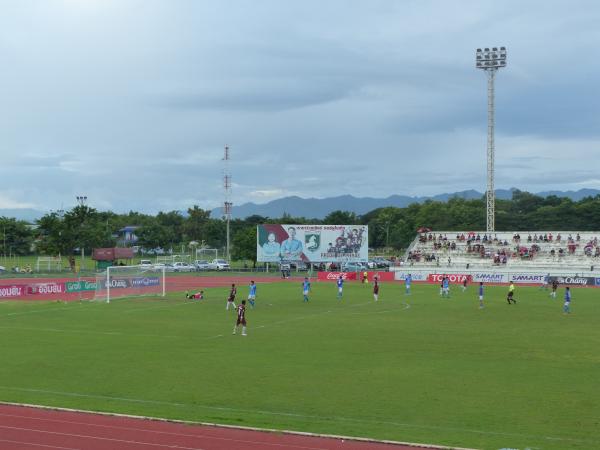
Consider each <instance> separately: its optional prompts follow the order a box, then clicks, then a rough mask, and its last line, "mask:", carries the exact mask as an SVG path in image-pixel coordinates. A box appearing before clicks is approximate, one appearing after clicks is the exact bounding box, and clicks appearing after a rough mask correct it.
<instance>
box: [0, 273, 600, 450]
mask: <svg viewBox="0 0 600 450" xmlns="http://www.w3.org/2000/svg"><path fill="white" fill-rule="evenodd" d="M506 290H507V289H506V288H505V287H488V288H487V289H486V307H485V308H484V309H483V310H480V309H479V308H478V299H477V295H476V286H470V287H469V288H468V290H467V292H465V293H463V292H462V290H461V288H459V287H457V286H453V287H452V298H451V299H448V300H447V299H442V298H440V296H439V293H438V288H437V286H426V285H414V286H413V293H412V295H411V296H405V295H404V286H402V285H399V284H384V285H382V288H381V292H380V301H379V302H377V303H375V302H373V297H372V292H371V287H368V288H367V287H364V286H361V285H359V284H356V283H354V284H353V283H347V284H346V286H345V289H344V297H343V300H342V301H338V300H336V288H335V285H334V284H333V283H318V282H314V283H313V292H312V294H311V298H310V302H309V303H303V302H302V292H301V287H300V282H282V283H274V284H266V283H260V282H259V283H258V298H257V307H256V309H254V310H250V309H249V310H248V313H247V319H248V336H247V337H242V336H240V335H239V334H238V335H236V336H233V335H232V329H233V325H234V321H235V313H234V312H232V311H225V298H226V295H227V289H226V288H213V289H206V290H205V292H206V294H207V299H206V300H205V301H201V302H192V301H185V300H184V296H183V293H174V294H170V295H168V297H167V298H166V299H156V298H134V299H122V300H117V301H114V302H112V303H111V304H105V303H95V302H87V303H86V302H84V303H79V302H73V303H57V302H42V303H40V302H30V303H17V302H5V303H0V339H1V342H2V345H1V347H0V360H1V361H2V363H1V364H2V369H1V370H0V399H1V400H3V401H11V402H23V403H33V404H42V405H52V406H61V407H72V408H81V409H86V410H98V411H112V412H120V413H129V414H139V415H148V416H156V417H167V418H173V419H185V420H193V421H206V422H216V423H227V424H235V425H244V426H256V427H266V428H277V429H291V430H300V431H311V432H320V433H331V434H342V435H355V436H366V437H374V438H380V439H394V440H401V441H412V442H423V443H433V444H440V445H456V446H463V447H473V448H485V449H499V448H518V449H525V448H530V449H593V448H600V434H599V433H598V431H599V430H600V388H599V383H600V350H599V349H600V326H599V324H600V299H599V298H598V297H599V293H600V291H597V290H593V289H583V288H580V289H577V288H575V289H573V302H572V304H573V306H572V310H573V312H572V314H571V315H568V316H566V315H563V314H562V295H563V292H564V290H563V289H560V290H559V298H558V299H556V300H553V299H550V298H549V297H548V292H546V291H543V290H540V289H538V288H524V287H517V289H516V294H515V298H516V299H517V301H518V303H517V304H516V305H510V306H509V305H507V304H506V301H505V299H504V298H505V292H506ZM246 295H247V288H246V287H244V286H241V287H240V289H239V295H238V301H239V300H241V299H242V298H245V296H246ZM407 304H409V305H410V307H407Z"/></svg>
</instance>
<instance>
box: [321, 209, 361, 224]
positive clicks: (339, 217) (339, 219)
mask: <svg viewBox="0 0 600 450" xmlns="http://www.w3.org/2000/svg"><path fill="white" fill-rule="evenodd" d="M323 223H324V224H327V225H354V224H356V223H358V219H357V217H356V214H355V213H353V212H350V211H341V210H337V211H333V212H330V213H329V214H327V216H325V218H324V219H323Z"/></svg>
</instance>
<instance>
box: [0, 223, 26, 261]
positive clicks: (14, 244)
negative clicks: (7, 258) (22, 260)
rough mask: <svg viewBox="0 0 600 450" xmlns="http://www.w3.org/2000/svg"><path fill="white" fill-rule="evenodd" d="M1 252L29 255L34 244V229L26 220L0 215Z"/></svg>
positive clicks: (4, 253)
mask: <svg viewBox="0 0 600 450" xmlns="http://www.w3.org/2000/svg"><path fill="white" fill-rule="evenodd" d="M0 233H2V234H1V235H0V239H1V240H0V253H1V254H2V255H28V254H29V253H31V250H32V246H33V236H34V234H33V231H32V229H31V226H30V225H29V224H28V223H27V222H25V221H24V220H17V219H14V218H8V217H0Z"/></svg>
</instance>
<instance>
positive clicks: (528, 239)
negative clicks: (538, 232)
mask: <svg viewBox="0 0 600 450" xmlns="http://www.w3.org/2000/svg"><path fill="white" fill-rule="evenodd" d="M531 241H532V239H531V234H530V235H529V236H527V242H531Z"/></svg>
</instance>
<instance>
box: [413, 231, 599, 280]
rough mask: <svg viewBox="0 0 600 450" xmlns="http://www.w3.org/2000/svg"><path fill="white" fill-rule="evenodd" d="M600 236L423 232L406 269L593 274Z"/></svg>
mask: <svg viewBox="0 0 600 450" xmlns="http://www.w3.org/2000/svg"><path fill="white" fill-rule="evenodd" d="M598 236H600V232H589V231H588V232H577V231H556V232H551V231H514V232H512V231H505V232H497V233H486V232H476V231H475V232H474V231H468V232H456V231H452V232H451V231H437V232H433V231H431V232H425V233H419V234H418V235H417V236H416V238H415V239H414V240H413V242H412V243H411V244H410V246H409V247H408V249H407V251H406V253H405V255H404V259H403V266H414V267H415V269H418V268H431V267H435V268H439V269H440V270H446V269H454V270H456V269H488V270H493V271H503V270H506V271H511V270H523V269H528V270H535V271H547V272H567V271H568V272H574V271H575V272H594V271H595V270H596V271H597V268H596V267H597V266H600V243H599V241H598Z"/></svg>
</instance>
